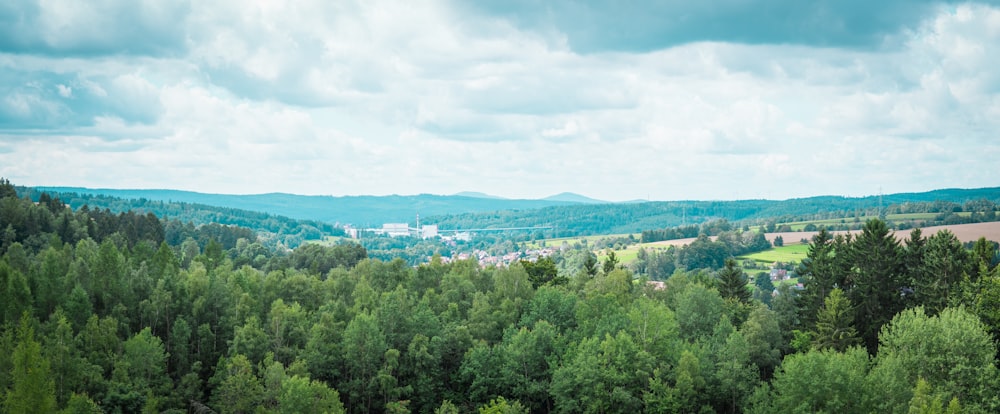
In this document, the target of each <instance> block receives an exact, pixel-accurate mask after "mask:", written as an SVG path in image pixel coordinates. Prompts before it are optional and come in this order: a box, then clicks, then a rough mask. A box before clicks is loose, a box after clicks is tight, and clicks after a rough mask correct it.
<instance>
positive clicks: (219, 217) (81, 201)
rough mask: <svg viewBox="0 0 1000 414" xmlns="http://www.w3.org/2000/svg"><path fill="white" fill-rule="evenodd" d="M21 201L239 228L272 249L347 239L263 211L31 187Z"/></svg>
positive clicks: (339, 231)
mask: <svg viewBox="0 0 1000 414" xmlns="http://www.w3.org/2000/svg"><path fill="white" fill-rule="evenodd" d="M17 191H18V194H19V195H20V196H21V197H29V198H31V199H32V200H35V201H38V200H39V199H40V198H41V197H42V196H43V194H45V197H49V198H55V199H59V200H60V201H61V202H62V203H65V204H66V205H68V206H69V207H71V208H73V209H79V208H81V207H83V206H87V207H88V208H89V209H105V210H109V211H111V212H113V213H115V214H117V213H124V212H129V211H131V212H144V213H152V214H154V215H156V216H157V217H161V218H163V219H168V220H172V221H177V222H180V223H191V224H193V225H196V226H198V225H205V224H214V225H220V224H221V225H226V226H239V227H244V228H248V229H251V230H254V231H256V232H258V233H259V234H260V236H261V237H260V239H261V240H260V241H261V242H262V243H263V244H265V245H268V246H271V247H274V246H277V245H279V244H280V245H282V246H285V247H289V248H294V247H296V246H298V245H300V244H302V243H303V242H305V241H307V240H320V239H322V238H323V237H325V236H343V235H344V229H343V228H341V227H337V226H334V225H333V224H331V223H325V222H319V221H313V220H298V219H292V218H288V217H285V216H280V215H275V214H272V213H267V212H262V211H250V210H247V209H241V208H229V207H218V206H212V205H206V204H196V203H187V202H182V201H159V200H153V199H146V198H122V197H115V196H110V195H100V194H89V193H82V194H81V193H74V192H45V191H40V190H38V189H36V188H31V187H17Z"/></svg>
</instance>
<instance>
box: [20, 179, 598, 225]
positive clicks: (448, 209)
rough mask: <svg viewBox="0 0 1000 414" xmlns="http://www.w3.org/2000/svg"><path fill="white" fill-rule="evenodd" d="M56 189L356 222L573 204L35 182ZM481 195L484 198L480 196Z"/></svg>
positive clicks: (379, 222) (487, 197) (447, 197)
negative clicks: (208, 191) (233, 192)
mask: <svg viewBox="0 0 1000 414" xmlns="http://www.w3.org/2000/svg"><path fill="white" fill-rule="evenodd" d="M36 188H37V189H38V190H40V191H48V192H54V193H77V194H95V195H107V196H112V197H120V198H127V199H147V200H156V201H176V202H184V203H195V204H205V205H210V206H218V207H228V208H238V209H242V210H251V211H262V212H267V213H271V214H278V215H282V216H287V217H291V218H296V219H302V220H318V221H324V222H328V223H340V224H352V225H354V226H378V225H381V224H382V223H386V222H413V221H415V219H416V215H417V214H420V215H421V216H424V217H427V216H437V215H445V214H459V213H478V212H489V211H501V210H528V209H537V208H543V207H551V206H562V205H573V204H579V202H574V201H567V200H547V199H543V200H512V199H505V198H500V197H496V196H489V195H488V194H483V193H471V194H479V195H480V196H469V195H451V196H446V195H433V194H419V195H389V196H342V197H331V196H307V195H296V194H286V193H269V194H252V195H229V194H206V193H197V192H193V191H181V190H119V189H93V188H81V187H36ZM484 196H485V197H484ZM578 197H581V198H585V197H582V196H578Z"/></svg>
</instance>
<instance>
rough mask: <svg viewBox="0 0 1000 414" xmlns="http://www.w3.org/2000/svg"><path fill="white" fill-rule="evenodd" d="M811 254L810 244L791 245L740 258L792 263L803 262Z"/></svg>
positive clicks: (764, 261)
mask: <svg viewBox="0 0 1000 414" xmlns="http://www.w3.org/2000/svg"><path fill="white" fill-rule="evenodd" d="M807 254H809V245H808V244H801V243H799V244H789V245H786V246H783V247H774V248H770V249H767V250H764V251H762V252H757V253H751V254H747V255H743V256H740V257H739V258H740V259H750V260H753V261H755V262H760V263H768V264H770V263H774V262H783V263H792V262H801V261H802V259H805V257H806V255H807Z"/></svg>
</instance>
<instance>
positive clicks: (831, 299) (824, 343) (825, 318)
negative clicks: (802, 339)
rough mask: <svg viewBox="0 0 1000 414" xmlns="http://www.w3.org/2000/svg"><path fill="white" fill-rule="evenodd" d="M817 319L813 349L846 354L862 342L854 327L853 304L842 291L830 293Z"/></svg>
mask: <svg viewBox="0 0 1000 414" xmlns="http://www.w3.org/2000/svg"><path fill="white" fill-rule="evenodd" d="M816 319H817V320H816V332H815V334H814V335H813V338H814V339H813V347H815V348H817V349H827V348H830V349H833V350H836V351H837V352H844V350H846V349H847V348H849V347H851V346H852V345H856V344H858V343H859V342H860V340H859V339H858V331H857V330H856V329H854V326H853V323H854V312H853V311H852V309H851V302H850V301H848V300H847V298H846V297H844V291H842V290H840V289H833V290H832V291H830V295H829V296H827V297H826V300H825V301H824V306H823V308H822V309H820V311H819V314H818V315H817V316H816Z"/></svg>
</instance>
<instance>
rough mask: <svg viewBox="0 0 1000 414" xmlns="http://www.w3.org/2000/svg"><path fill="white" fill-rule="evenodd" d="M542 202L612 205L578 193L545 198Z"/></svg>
mask: <svg viewBox="0 0 1000 414" xmlns="http://www.w3.org/2000/svg"><path fill="white" fill-rule="evenodd" d="M542 200H548V201H565V202H570V203H580V204H610V203H609V202H608V201H602V200H597V199H593V198H590V197H587V196H582V195H579V194H576V193H559V194H555V195H550V196H548V197H545V198H543V199H542Z"/></svg>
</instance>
